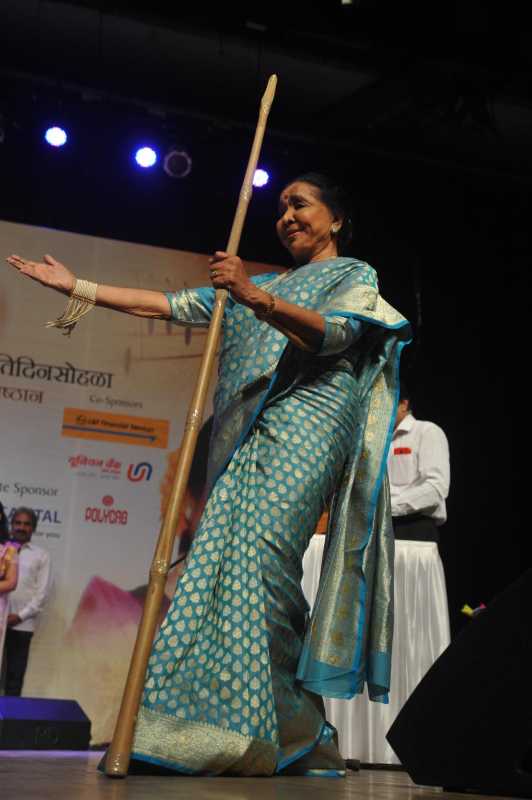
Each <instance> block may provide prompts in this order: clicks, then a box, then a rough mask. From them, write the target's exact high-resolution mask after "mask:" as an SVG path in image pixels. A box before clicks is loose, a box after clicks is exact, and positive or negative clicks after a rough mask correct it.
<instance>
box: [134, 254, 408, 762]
mask: <svg viewBox="0 0 532 800" xmlns="http://www.w3.org/2000/svg"><path fill="white" fill-rule="evenodd" d="M255 280H256V282H257V283H259V284H260V285H261V288H264V289H266V290H267V291H269V292H272V293H273V294H275V295H276V296H278V297H281V298H284V299H286V300H287V301H289V302H292V303H296V304H298V305H301V306H304V307H307V308H311V309H315V310H316V311H318V312H320V313H322V314H323V315H324V316H325V319H326V320H337V321H338V320H342V321H344V322H349V324H350V325H351V326H352V328H353V330H354V331H355V334H354V335H352V336H351V338H350V339H349V341H350V342H351V343H350V344H349V345H348V346H347V347H344V348H343V349H340V350H339V351H337V350H338V348H335V347H334V346H330V345H329V346H328V347H323V348H322V351H320V353H319V354H309V353H305V352H303V351H300V350H298V349H297V348H295V347H294V346H292V345H291V344H290V343H289V342H288V340H287V338H286V337H285V336H284V335H283V334H282V333H280V332H279V331H277V330H276V329H274V328H273V327H271V326H269V325H268V324H267V323H265V322H261V321H259V320H257V319H256V318H255V316H254V314H253V312H252V311H251V310H250V309H248V308H246V307H245V306H242V305H239V304H237V303H235V302H233V301H232V300H229V302H228V304H227V308H226V312H225V317H224V326H223V341H222V348H221V353H220V361H219V380H218V386H217V391H216V394H215V400H214V415H215V422H214V430H213V438H212V442H211V452H210V472H209V482H210V494H209V498H208V501H207V504H206V507H205V511H204V514H203V516H202V519H201V522H200V524H199V527H198V530H197V532H196V535H195V539H194V542H193V544H192V547H191V549H190V552H189V555H188V558H187V565H186V569H185V572H184V574H183V576H182V578H181V580H180V582H179V584H178V586H177V590H176V594H175V597H174V600H173V602H172V604H171V606H170V608H169V610H168V613H167V616H166V618H165V620H164V622H163V624H162V626H161V629H160V631H159V633H158V636H157V638H156V641H155V643H154V646H153V649H152V653H151V657H150V660H149V667H148V672H147V677H146V685H145V691H144V695H143V700H142V705H141V708H140V712H139V715H138V721H137V726H136V733H135V740H134V748H133V759H135V760H138V761H144V762H150V763H152V764H156V765H159V766H162V767H167V768H170V769H172V770H175V771H177V772H181V773H185V774H202V775H218V774H233V775H272V774H274V773H283V774H287V773H290V772H292V773H293V772H297V773H298V774H318V773H317V772H316V771H318V772H319V774H331V775H333V774H341V770H342V769H343V762H342V759H341V758H340V756H339V754H338V751H337V749H336V746H335V744H334V741H333V738H334V729H333V728H332V727H331V726H330V725H329V724H328V723H327V722H326V720H325V718H324V713H323V703H322V700H321V696H328V697H351V696H353V694H355V693H357V692H361V691H362V689H363V687H364V685H365V683H367V684H368V688H369V691H370V695H371V696H372V697H373V698H374V699H376V700H381V701H384V702H386V700H387V691H388V684H389V672H390V649H391V638H392V619H393V609H392V602H393V535H392V531H391V517H390V510H389V498H388V490H387V485H386V478H385V465H386V452H387V448H388V446H389V441H390V438H391V433H392V428H393V419H394V416H395V407H396V402H397V387H398V366H399V355H400V352H401V349H402V346H403V344H404V342H405V341H406V339H407V338H408V324H407V322H406V320H404V318H403V317H401V315H400V314H398V313H397V312H396V311H395V310H394V309H393V308H391V307H390V306H389V305H388V304H387V303H386V302H385V301H384V300H383V299H382V298H381V297H380V295H379V293H378V289H377V283H376V275H375V272H374V270H373V269H372V268H371V267H369V266H368V265H367V264H365V263H363V262H360V261H357V260H355V259H351V258H334V259H329V260H327V261H321V262H314V263H311V264H307V265H306V266H302V267H299V268H298V269H295V270H291V271H289V272H287V273H284V274H282V275H277V274H275V275H263V276H259V278H258V279H255ZM168 299H169V302H170V305H171V308H172V315H173V318H174V320H175V321H176V322H177V323H181V324H192V325H207V324H208V323H209V319H210V314H211V310H212V306H213V302H214V291H213V290H212V289H199V290H183V291H181V292H178V293H176V294H169V295H168ZM330 330H332V327H330ZM327 505H331V513H330V522H329V530H328V547H327V550H326V556H325V559H324V567H323V572H322V577H321V581H320V588H319V593H318V597H317V600H316V603H315V607H314V610H313V613H312V616H311V617H310V618H309V614H308V605H307V603H306V601H305V599H304V597H303V593H302V591H301V585H300V583H301V575H302V566H301V565H302V558H303V554H304V552H305V549H306V547H307V545H308V542H309V540H310V537H311V536H312V534H313V533H314V531H315V529H316V524H317V521H318V519H319V518H320V516H321V514H322V512H323V510H324V508H325V507H326V506H327Z"/></svg>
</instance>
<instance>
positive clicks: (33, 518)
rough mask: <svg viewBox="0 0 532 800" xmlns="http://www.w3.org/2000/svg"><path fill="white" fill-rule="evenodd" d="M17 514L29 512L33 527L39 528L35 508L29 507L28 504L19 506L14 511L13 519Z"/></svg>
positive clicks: (33, 528)
mask: <svg viewBox="0 0 532 800" xmlns="http://www.w3.org/2000/svg"><path fill="white" fill-rule="evenodd" d="M17 514H27V516H28V517H29V518H30V519H31V527H32V530H33V531H34V530H35V529H36V528H37V521H38V520H37V514H36V513H35V511H34V510H33V508H28V507H27V506H19V507H18V508H16V509H15V510H14V512H13V516H12V517H11V520H14V519H15V517H16V516H17Z"/></svg>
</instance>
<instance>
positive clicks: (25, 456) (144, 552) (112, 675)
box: [0, 221, 271, 743]
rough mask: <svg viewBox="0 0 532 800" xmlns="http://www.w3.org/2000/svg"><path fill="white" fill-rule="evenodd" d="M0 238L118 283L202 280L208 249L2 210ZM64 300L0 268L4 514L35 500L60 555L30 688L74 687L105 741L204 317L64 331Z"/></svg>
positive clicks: (118, 321) (73, 694)
mask: <svg viewBox="0 0 532 800" xmlns="http://www.w3.org/2000/svg"><path fill="white" fill-rule="evenodd" d="M0 253H2V254H3V255H8V254H10V253H20V254H21V255H23V256H24V257H27V258H31V259H34V260H41V259H42V256H43V255H44V254H45V253H51V254H52V255H53V256H54V257H55V258H58V259H59V260H60V261H63V262H64V263H65V264H67V265H68V266H70V267H71V268H72V269H73V271H74V272H75V273H76V274H77V275H79V276H80V277H83V278H85V279H87V280H91V281H95V282H100V283H110V284H114V285H118V286H137V287H145V288H152V289H160V290H174V289H179V288H182V287H184V286H188V287H195V286H202V285H203V286H204V285H208V263H207V257H206V256H205V255H199V254H195V253H186V252H180V251H175V250H168V249H163V248H156V247H149V246H144V245H138V244H131V243H127V242H118V241H110V240H106V239H99V238H96V237H90V236H81V235H78V234H73V233H66V232H62V231H56V230H49V229H44V228H36V227H31V226H27V225H19V224H13V223H8V222H2V221H0ZM248 266H249V268H250V272H251V273H253V274H256V273H257V272H263V271H265V270H270V271H271V267H265V266H264V265H260V264H248ZM64 306H65V297H64V296H63V295H60V294H58V293H56V292H53V291H51V290H49V289H45V288H43V287H42V286H40V285H39V284H37V283H35V282H33V281H30V280H29V279H27V278H25V277H24V276H21V275H19V274H18V273H17V272H16V271H15V270H13V269H12V268H11V267H9V266H8V265H7V264H4V266H3V267H0V412H1V414H0V432H1V433H0V436H1V442H2V444H1V457H0V500H1V501H2V503H3V504H4V506H5V508H6V511H7V513H8V514H9V513H12V511H13V509H14V508H16V507H17V506H21V505H22V506H29V507H31V508H33V509H34V510H35V511H36V512H37V514H38V519H39V523H38V528H37V532H36V533H35V535H34V541H35V542H36V544H38V545H40V546H42V547H44V548H46V549H47V550H48V551H49V552H50V555H51V559H52V564H53V587H52V591H51V595H50V599H49V601H48V604H47V607H46V611H45V612H44V614H43V615H42V618H41V620H40V624H39V627H38V630H37V632H36V635H35V637H34V640H33V644H32V647H31V653H30V663H29V666H28V671H27V673H26V680H25V685H24V694H25V695H27V696H34V697H61V698H72V699H75V700H77V701H78V702H79V703H80V705H81V706H82V708H83V709H84V711H85V712H86V713H87V715H88V716H89V718H90V719H91V722H92V737H93V743H101V742H105V741H108V740H109V738H110V736H111V733H112V730H113V725H114V720H115V717H116V713H117V704H118V701H119V699H120V695H121V690H122V686H123V682H124V679H125V674H126V671H127V666H128V663H129V656H130V651H131V647H132V643H133V640H134V635H135V632H136V626H137V623H138V619H139V616H140V610H141V607H142V600H143V595H144V593H145V587H146V582H147V576H148V570H149V566H150V563H151V559H152V556H153V550H154V546H155V541H156V538H157V534H158V531H159V527H160V519H161V506H162V505H163V504H164V501H165V499H166V498H165V496H166V495H167V494H168V490H169V471H170V469H171V466H172V464H173V465H174V467H175V459H176V454H175V451H176V448H177V447H178V445H179V441H180V439H181V434H182V431H183V427H184V423H185V417H186V413H187V409H188V403H189V400H190V396H191V393H192V389H193V387H194V382H195V377H196V374H197V370H198V367H199V361H200V357H201V353H202V351H203V345H204V341H205V334H206V331H205V330H198V329H190V328H188V329H187V328H182V327H178V326H175V325H172V324H171V323H167V322H164V321H159V320H157V321H154V320H148V319H142V318H137V317H132V316H129V315H124V314H117V313H115V312H112V311H109V310H106V309H95V310H93V311H92V312H91V313H90V314H88V315H87V316H86V317H85V318H84V319H83V320H82V321H81V322H80V323H78V325H77V326H76V328H75V330H74V331H73V333H72V335H71V336H70V337H69V336H64V335H62V334H61V333H60V332H59V331H58V330H57V329H54V328H52V329H46V328H45V327H44V324H45V323H46V322H47V321H48V320H52V319H55V318H57V317H58V316H59V315H60V314H61V312H62V311H63V309H64ZM175 579H176V576H175V575H173V576H170V578H169V585H168V587H167V595H168V596H170V595H171V593H172V586H173V585H175Z"/></svg>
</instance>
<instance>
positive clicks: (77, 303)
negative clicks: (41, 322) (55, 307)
mask: <svg viewBox="0 0 532 800" xmlns="http://www.w3.org/2000/svg"><path fill="white" fill-rule="evenodd" d="M97 288H98V284H97V283H92V282H91V281H85V280H81V279H77V278H76V281H75V283H74V288H73V289H72V292H71V294H70V299H69V301H68V303H67V307H66V308H65V310H64V312H63V313H62V314H61V316H60V317H58V318H57V319H55V320H53V321H52V322H47V323H46V327H47V328H62V329H63V333H64V334H65V335H66V336H69V335H70V334H71V333H72V331H73V329H74V328H75V326H76V323H77V322H79V320H80V319H81V318H82V317H84V316H85V314H88V313H89V311H90V310H91V309H93V308H94V306H95V305H96V290H97Z"/></svg>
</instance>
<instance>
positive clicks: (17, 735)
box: [0, 697, 91, 750]
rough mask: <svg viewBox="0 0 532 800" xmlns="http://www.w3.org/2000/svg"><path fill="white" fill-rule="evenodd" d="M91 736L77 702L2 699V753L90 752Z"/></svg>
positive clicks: (0, 708)
mask: <svg viewBox="0 0 532 800" xmlns="http://www.w3.org/2000/svg"><path fill="white" fill-rule="evenodd" d="M90 735H91V724H90V720H89V718H88V717H87V716H86V715H85V714H84V713H83V711H82V710H81V708H80V706H79V705H78V704H77V703H76V702H75V701H74V700H48V699H41V698H37V697H0V750H87V749H88V747H89V742H90Z"/></svg>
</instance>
